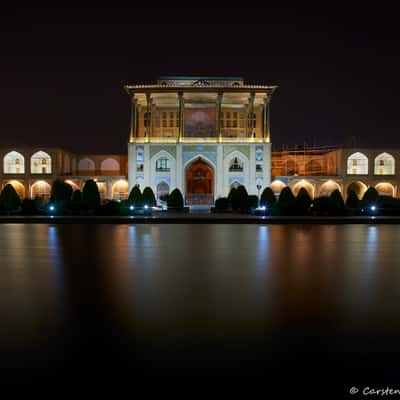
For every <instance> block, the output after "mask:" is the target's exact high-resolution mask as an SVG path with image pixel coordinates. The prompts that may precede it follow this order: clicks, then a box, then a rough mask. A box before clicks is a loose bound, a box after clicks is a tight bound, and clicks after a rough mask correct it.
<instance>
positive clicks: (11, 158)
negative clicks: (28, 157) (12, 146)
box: [4, 151, 25, 174]
mask: <svg viewBox="0 0 400 400" xmlns="http://www.w3.org/2000/svg"><path fill="white" fill-rule="evenodd" d="M4 173H5V174H23V173H25V159H24V156H23V155H22V154H20V153H18V152H16V151H10V152H9V153H7V154H6V155H5V156H4Z"/></svg>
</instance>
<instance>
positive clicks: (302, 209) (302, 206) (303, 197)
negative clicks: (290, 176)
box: [295, 187, 312, 215]
mask: <svg viewBox="0 0 400 400" xmlns="http://www.w3.org/2000/svg"><path fill="white" fill-rule="evenodd" d="M311 203H312V201H311V197H310V195H309V194H308V192H307V190H306V189H305V188H303V187H302V188H301V189H300V190H299V193H298V194H297V197H296V201H295V204H296V214H298V215H307V214H308V212H309V209H310V206H311Z"/></svg>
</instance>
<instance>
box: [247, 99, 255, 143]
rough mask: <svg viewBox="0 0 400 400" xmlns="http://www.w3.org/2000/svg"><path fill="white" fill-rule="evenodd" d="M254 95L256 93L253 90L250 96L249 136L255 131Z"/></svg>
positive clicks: (248, 113) (248, 114)
mask: <svg viewBox="0 0 400 400" xmlns="http://www.w3.org/2000/svg"><path fill="white" fill-rule="evenodd" d="M254 97H255V93H254V92H251V93H250V97H249V108H248V112H247V137H250V136H251V134H252V133H253V113H254Z"/></svg>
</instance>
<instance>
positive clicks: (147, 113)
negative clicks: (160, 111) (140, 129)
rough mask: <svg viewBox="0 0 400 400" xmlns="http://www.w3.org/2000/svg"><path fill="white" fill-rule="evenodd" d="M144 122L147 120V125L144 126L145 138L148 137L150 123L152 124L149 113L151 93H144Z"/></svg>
mask: <svg viewBox="0 0 400 400" xmlns="http://www.w3.org/2000/svg"><path fill="white" fill-rule="evenodd" d="M146 106H147V108H146V116H147V119H146V122H147V126H146V136H147V138H150V136H151V125H152V119H153V118H152V115H151V93H146Z"/></svg>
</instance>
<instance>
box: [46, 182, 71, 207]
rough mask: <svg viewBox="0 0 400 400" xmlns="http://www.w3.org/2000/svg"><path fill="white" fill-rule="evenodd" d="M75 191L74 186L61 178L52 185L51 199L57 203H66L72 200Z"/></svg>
mask: <svg viewBox="0 0 400 400" xmlns="http://www.w3.org/2000/svg"><path fill="white" fill-rule="evenodd" d="M72 193H73V189H72V186H71V185H69V184H68V183H66V182H63V181H62V180H60V179H56V180H55V181H54V182H53V185H52V186H51V197H50V199H51V200H50V201H52V202H55V203H66V202H67V201H68V200H71V196H72Z"/></svg>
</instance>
